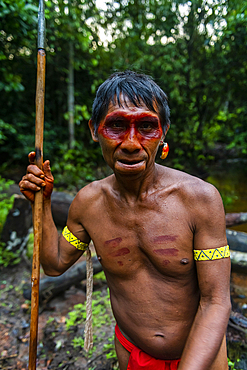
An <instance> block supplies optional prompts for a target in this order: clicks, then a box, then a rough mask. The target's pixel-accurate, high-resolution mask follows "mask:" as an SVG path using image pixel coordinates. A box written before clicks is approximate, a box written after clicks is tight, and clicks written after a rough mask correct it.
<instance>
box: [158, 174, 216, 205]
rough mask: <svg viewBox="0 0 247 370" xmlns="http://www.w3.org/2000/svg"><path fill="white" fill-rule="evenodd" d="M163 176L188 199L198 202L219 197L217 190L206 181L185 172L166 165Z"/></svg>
mask: <svg viewBox="0 0 247 370" xmlns="http://www.w3.org/2000/svg"><path fill="white" fill-rule="evenodd" d="M165 176H166V177H167V178H168V181H169V184H170V185H171V186H173V187H174V189H175V191H177V192H179V193H180V194H181V196H184V197H186V198H188V199H189V200H193V199H194V200H195V201H197V202H198V201H200V202H208V201H213V200H215V199H218V198H221V197H220V195H219V192H218V190H217V189H216V188H215V187H214V186H213V185H212V184H210V183H208V182H207V181H204V180H202V179H200V178H199V177H196V176H193V175H190V174H188V173H186V172H183V171H180V170H176V169H173V168H168V167H166V170H165V173H164V178H165Z"/></svg>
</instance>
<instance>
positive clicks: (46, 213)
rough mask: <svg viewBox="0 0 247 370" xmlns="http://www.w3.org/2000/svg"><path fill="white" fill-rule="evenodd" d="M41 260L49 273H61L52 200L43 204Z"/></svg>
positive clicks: (54, 274) (53, 274)
mask: <svg viewBox="0 0 247 370" xmlns="http://www.w3.org/2000/svg"><path fill="white" fill-rule="evenodd" d="M40 262H41V264H42V267H43V269H44V271H45V273H46V274H47V275H51V276H56V275H60V272H59V269H58V266H59V245H58V232H57V228H56V226H55V223H54V221H53V217H52V212H51V201H50V200H46V201H44V205H43V224H42V245H41V248H40Z"/></svg>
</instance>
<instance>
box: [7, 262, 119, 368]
mask: <svg viewBox="0 0 247 370" xmlns="http://www.w3.org/2000/svg"><path fill="white" fill-rule="evenodd" d="M30 276H31V271H30V266H28V265H27V264H26V263H25V262H23V263H21V264H19V265H18V266H15V267H8V268H5V269H2V270H0V332H1V335H0V369H3V370H14V369H18V370H26V369H27V368H28V361H29V331H30V326H29V323H30V302H29V301H27V300H25V298H24V297H23V289H25V286H26V285H27V284H29V282H30ZM41 278H42V274H41ZM106 289H107V286H106V283H105V282H104V281H102V280H99V281H98V280H97V278H95V279H94V291H95V290H98V291H100V292H101V295H102V296H104V295H105V294H106ZM85 290H86V287H85V282H82V283H81V284H78V286H76V287H75V286H72V287H71V288H70V289H69V290H67V291H66V292H64V293H63V294H62V295H60V296H58V297H55V298H53V299H52V300H50V301H49V302H41V304H40V314H39V329H38V348H37V365H36V366H37V367H36V368H37V370H48V369H49V370H50V369H66V370H77V369H78V370H79V369H91V370H111V369H118V364H117V361H116V358H111V357H112V356H111V354H112V345H111V344H110V343H109V340H108V338H110V337H113V334H114V327H115V324H114V318H113V316H112V312H111V310H109V312H107V315H108V317H109V318H110V319H109V320H108V323H107V324H106V325H105V327H104V326H103V327H102V326H101V327H100V329H99V328H94V334H96V336H99V335H98V334H99V331H100V333H102V332H103V333H104V336H103V338H102V335H101V340H100V342H99V341H96V348H95V349H94V351H93V354H92V355H91V356H90V355H88V354H87V353H86V352H85V351H84V350H83V349H82V348H81V346H77V347H74V345H73V343H72V340H73V339H74V337H75V336H76V337H83V333H84V324H83V323H81V324H78V325H77V324H76V325H74V326H73V327H71V328H70V330H66V318H68V312H70V311H72V310H73V307H74V305H76V304H78V303H83V302H84V301H85V299H86V294H85ZM98 342H99V343H98ZM105 347H106V349H105ZM109 347H110V348H109ZM107 357H110V358H108V359H107Z"/></svg>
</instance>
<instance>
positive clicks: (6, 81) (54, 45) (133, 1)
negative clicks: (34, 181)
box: [0, 0, 247, 190]
mask: <svg viewBox="0 0 247 370" xmlns="http://www.w3.org/2000/svg"><path fill="white" fill-rule="evenodd" d="M45 8H46V28H47V33H46V37H47V47H46V53H47V72H46V104H45V139H44V157H45V159H46V158H49V159H50V160H51V165H52V170H53V171H54V175H55V179H56V183H57V186H63V187H70V188H71V189H72V188H75V190H76V189H78V188H80V187H81V186H83V185H84V184H86V183H87V182H90V181H92V180H94V179H95V178H97V177H98V176H100V175H99V173H100V171H98V172H97V171H96V170H97V168H100V167H101V166H102V165H103V158H102V156H101V154H100V149H99V148H98V146H97V145H96V144H94V143H93V141H92V139H91V138H90V133H89V129H88V126H87V122H88V119H89V118H90V115H91V106H92V102H93V99H94V96H95V91H96V89H97V87H98V86H99V84H100V83H102V82H103V81H104V80H105V79H106V78H107V77H108V76H109V75H110V74H111V73H112V72H114V71H116V70H125V69H132V70H135V71H139V72H144V73H147V74H149V75H151V76H152V77H153V78H154V79H155V81H156V82H157V83H158V84H159V85H160V86H161V87H162V88H163V89H164V91H165V92H166V93H167V94H168V97H169V102H170V107H171V121H172V124H171V128H170V131H169V132H168V135H167V141H168V142H169V146H170V154H169V157H168V159H167V160H166V164H168V165H170V166H174V167H175V168H178V169H185V170H189V169H191V168H193V169H195V170H203V171H205V170H206V169H207V166H208V165H209V164H210V163H213V162H214V161H217V160H218V159H220V158H225V157H229V158H231V159H232V158H246V154H247V140H246V139H247V123H246V122H247V106H246V103H245V97H246V95H247V73H246V66H247V60H246V45H247V27H246V26H247V1H246V0H244V1H240V0H231V1H227V0H221V1H217V0H211V1H207V0H204V1H202V0H195V1H193V2H192V1H184V0H180V1H177V0H174V1H170V0H130V1H125V0H116V1H114V0H109V1H108V2H107V4H106V6H105V8H104V10H102V9H98V8H97V6H96V3H95V0H90V1H86V0H46V1H45ZM37 12H38V0H36V1H32V0H16V1H14V0H0V18H1V25H0V45H1V47H0V59H1V64H0V81H1V82H0V93H1V102H0V108H1V109H0V111H1V117H0V144H1V146H0V156H1V166H0V173H1V174H2V175H5V176H8V177H11V170H12V169H15V168H20V167H25V166H26V164H27V154H28V152H29V151H30V150H32V149H33V147H34V121H35V89H36V55H37V49H36V39H37ZM102 30H104V32H105V33H106V34H107V40H106V39H105V38H102V37H100V36H99V35H100V34H101V33H100V31H101V32H102ZM71 45H72V46H73V50H74V57H73V67H74V91H75V92H74V99H75V111H74V124H75V141H76V142H75V143H74V146H73V148H72V149H71V146H70V145H69V132H68V120H69V112H68V105H67V99H68V96H67V95H68V92H67V91H68V68H69V53H68V50H69V48H70V47H71ZM158 161H159V160H158Z"/></svg>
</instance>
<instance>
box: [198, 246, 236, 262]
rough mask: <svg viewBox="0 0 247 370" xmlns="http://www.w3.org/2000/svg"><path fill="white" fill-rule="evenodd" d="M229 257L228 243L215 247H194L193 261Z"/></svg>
mask: <svg viewBox="0 0 247 370" xmlns="http://www.w3.org/2000/svg"><path fill="white" fill-rule="evenodd" d="M227 257H230V251H229V245H225V246H224V247H220V248H215V249H201V250H200V249H194V260H195V261H213V260H219V259H221V258H227Z"/></svg>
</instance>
